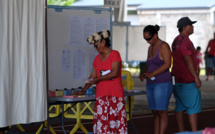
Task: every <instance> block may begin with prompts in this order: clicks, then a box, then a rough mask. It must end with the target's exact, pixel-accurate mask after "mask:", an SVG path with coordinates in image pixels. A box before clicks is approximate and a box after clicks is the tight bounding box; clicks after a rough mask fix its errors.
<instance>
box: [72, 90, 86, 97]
mask: <svg viewBox="0 0 215 134" xmlns="http://www.w3.org/2000/svg"><path fill="white" fill-rule="evenodd" d="M83 94H84V93H83V92H82V91H78V92H74V93H72V95H76V96H78V95H83Z"/></svg>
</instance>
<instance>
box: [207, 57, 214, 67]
mask: <svg viewBox="0 0 215 134" xmlns="http://www.w3.org/2000/svg"><path fill="white" fill-rule="evenodd" d="M206 67H207V68H212V69H213V68H214V67H215V57H207V58H206Z"/></svg>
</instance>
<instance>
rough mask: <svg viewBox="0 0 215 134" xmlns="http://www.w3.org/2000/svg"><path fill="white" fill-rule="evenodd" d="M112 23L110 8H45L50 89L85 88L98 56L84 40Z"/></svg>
mask: <svg viewBox="0 0 215 134" xmlns="http://www.w3.org/2000/svg"><path fill="white" fill-rule="evenodd" d="M111 22H112V9H111V8H93V7H64V6H48V8H47V31H48V32H47V34H48V74H49V76H48V79H49V90H55V89H64V88H68V89H71V88H77V87H80V86H84V84H85V83H84V80H85V79H87V78H88V77H89V75H90V74H91V72H92V69H93V66H92V64H93V61H94V58H95V56H96V55H97V54H98V53H97V51H96V50H95V49H94V48H93V46H92V45H89V44H88V43H87V37H88V36H89V35H91V34H93V33H96V32H98V31H101V30H106V29H109V30H110V31H112V25H111Z"/></svg>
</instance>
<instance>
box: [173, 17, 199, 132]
mask: <svg viewBox="0 0 215 134" xmlns="http://www.w3.org/2000/svg"><path fill="white" fill-rule="evenodd" d="M194 23H196V21H191V20H190V19H189V18H188V17H183V18H181V19H180V20H179V21H178V23H177V27H178V30H179V32H180V34H179V35H178V36H177V37H176V38H175V39H174V41H173V43H172V55H173V67H172V72H171V73H172V75H174V77H175V85H174V89H173V93H174V97H175V100H176V108H175V110H176V119H177V123H178V127H179V131H180V132H182V131H184V130H185V128H184V111H186V112H187V114H188V118H189V122H190V125H191V129H192V131H197V130H198V128H197V113H199V112H201V92H200V90H199V88H200V87H201V81H200V79H199V77H198V74H197V67H198V63H197V59H196V54H197V53H196V50H195V47H194V46H193V43H192V42H191V40H190V39H189V36H190V35H191V34H193V24H194Z"/></svg>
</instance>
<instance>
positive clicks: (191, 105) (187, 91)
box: [173, 83, 202, 115]
mask: <svg viewBox="0 0 215 134" xmlns="http://www.w3.org/2000/svg"><path fill="white" fill-rule="evenodd" d="M173 94H174V97H175V101H176V107H175V111H176V112H179V111H184V110H186V112H187V114H188V115H191V114H195V113H199V112H201V107H202V104H201V92H200V90H199V89H198V88H196V83H189V84H182V83H175V86H174V87H173Z"/></svg>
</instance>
